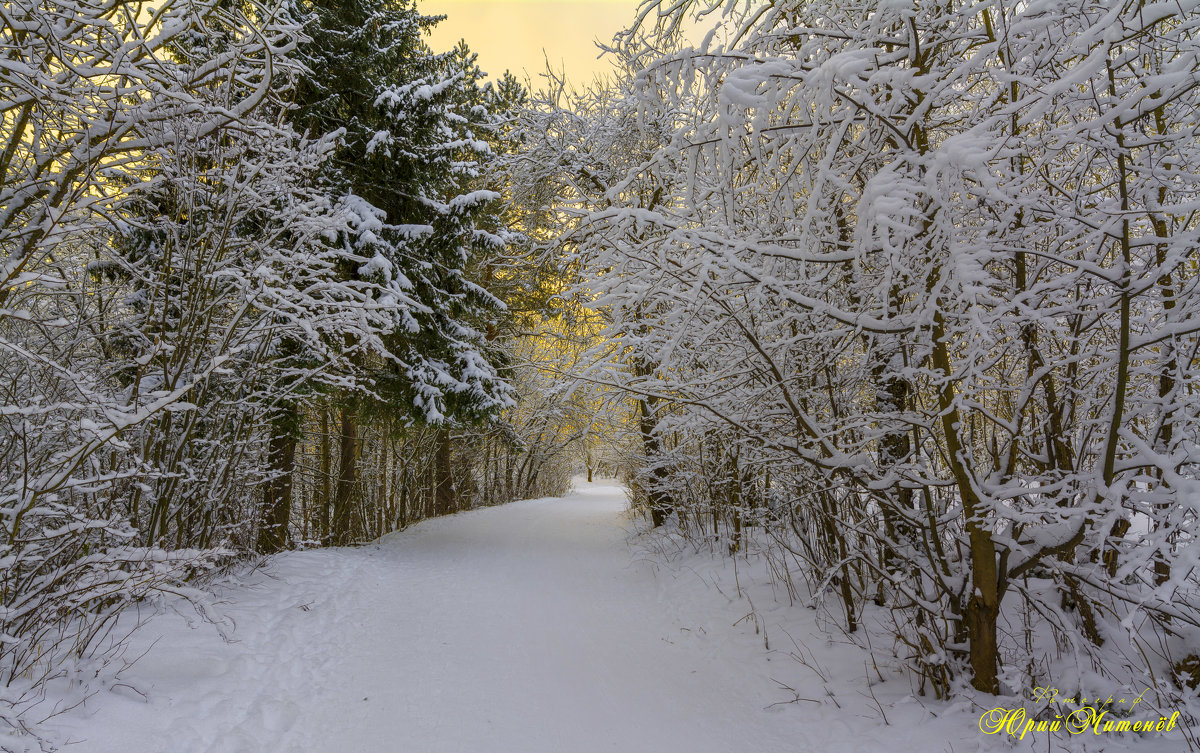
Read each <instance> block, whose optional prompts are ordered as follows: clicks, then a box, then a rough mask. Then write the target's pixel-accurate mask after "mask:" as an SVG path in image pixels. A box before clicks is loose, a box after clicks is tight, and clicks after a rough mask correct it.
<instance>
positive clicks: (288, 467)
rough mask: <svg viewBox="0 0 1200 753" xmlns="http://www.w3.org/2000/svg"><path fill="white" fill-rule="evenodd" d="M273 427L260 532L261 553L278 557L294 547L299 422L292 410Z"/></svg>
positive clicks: (284, 414) (288, 408)
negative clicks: (291, 536)
mask: <svg viewBox="0 0 1200 753" xmlns="http://www.w3.org/2000/svg"><path fill="white" fill-rule="evenodd" d="M280 413H281V415H280V416H278V417H277V418H276V420H275V421H274V422H273V424H272V432H273V433H272V436H271V441H270V445H269V446H268V450H267V464H268V466H269V467H270V470H271V473H272V478H271V480H270V481H268V482H267V483H266V486H265V487H264V488H263V520H262V527H261V528H259V531H258V551H259V552H261V553H263V554H274V553H275V552H279V551H282V550H284V549H286V548H288V546H290V540H289V536H288V523H289V522H290V520H291V517H292V480H293V473H294V471H295V468H296V431H295V428H296V422H297V421H298V420H299V416H298V415H297V413H296V410H295V409H294V408H292V407H290V406H289V407H287V408H285V409H283V410H282V411H281V412H280Z"/></svg>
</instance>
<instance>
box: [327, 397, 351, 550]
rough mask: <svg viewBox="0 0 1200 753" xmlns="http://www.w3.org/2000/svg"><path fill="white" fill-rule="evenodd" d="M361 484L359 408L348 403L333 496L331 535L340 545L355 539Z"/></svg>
mask: <svg viewBox="0 0 1200 753" xmlns="http://www.w3.org/2000/svg"><path fill="white" fill-rule="evenodd" d="M357 487H358V409H357V407H356V406H353V405H349V404H347V405H345V406H343V407H342V412H341V437H340V441H339V452H338V480H337V491H336V493H335V495H334V499H333V521H332V526H331V527H332V531H331V536H330V538H331V539H332V542H333V543H334V544H337V545H344V544H349V543H351V542H352V541H353V540H354V536H355V532H356V526H355V524H354V518H355V504H354V502H355V495H356V492H357Z"/></svg>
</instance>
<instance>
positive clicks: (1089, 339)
mask: <svg viewBox="0 0 1200 753" xmlns="http://www.w3.org/2000/svg"><path fill="white" fill-rule="evenodd" d="M718 9H723V10H722V13H721V14H720V15H719V16H718V14H716V13H715V11H717V10H718ZM690 13H699V14H701V15H702V16H705V14H711V15H707V16H705V17H706V18H707V19H709V20H710V21H711V22H712V23H713V24H716V25H718V26H719V29H718V32H717V33H715V34H713V35H711V36H709V37H707V38H705V39H704V40H703V42H702V44H701V45H700V47H698V48H697V47H693V46H691V43H689V42H687V41H686V40H683V39H682V38H681V35H680V31H679V30H680V29H681V28H683V27H684V26H686V25H687V24H688V23H689V22H688V15H687V14H690ZM1198 27H1200V14H1197V13H1196V12H1195V8H1194V7H1192V5H1191V4H1187V3H1185V4H1183V5H1176V4H1159V5H1153V6H1150V5H1145V4H1134V3H1125V4H1122V3H1116V4H1113V3H1102V2H1090V0H1082V1H1080V2H1069V3H1059V4H1049V5H1047V4H1044V3H1041V4H1021V3H1016V4H1006V3H999V4H996V3H982V4H972V3H964V2H949V3H932V4H916V5H914V4H911V3H910V4H901V5H896V4H886V3H872V2H849V3H847V2H808V1H805V2H799V1H797V2H771V3H748V4H745V6H743V5H740V4H733V3H707V2H673V3H657V2H647V3H644V4H643V5H642V10H641V19H640V22H639V25H638V26H636V27H635V28H634V29H631V30H630V31H629V32H628V33H627V34H626V35H625V36H624V38H623V39H622V40H618V42H619V44H618V45H617V48H618V52H619V54H621V55H622V56H623V59H624V61H625V64H626V70H627V73H626V74H624V75H623V76H620V77H618V79H616V80H614V81H610V82H608V84H607V85H603V86H598V87H595V88H593V89H592V90H591V91H589V92H584V93H579V94H571V93H570V92H569V91H568V90H566V89H565V88H562V87H560V88H559V90H557V91H552V92H550V93H549V94H548V95H546V96H544V97H540V98H538V99H537V101H535V102H533V104H532V106H531V107H530V108H528V109H527V110H526V112H525V115H524V116H523V119H522V123H523V129H524V130H523V133H524V137H525V138H526V139H528V142H529V144H530V147H529V149H528V151H527V152H526V153H525V154H524V155H523V156H522V157H520V158H519V160H518V163H519V166H518V168H516V169H518V170H519V171H523V173H522V174H523V176H524V177H523V178H521V179H517V180H514V183H516V184H523V185H537V184H548V185H551V186H553V188H551V189H546V188H542V189H540V190H543V191H547V192H548V193H550V194H552V195H557V196H559V197H561V199H560V200H559V201H557V202H555V204H554V212H555V213H556V218H557V219H556V221H557V222H558V223H559V226H560V227H561V228H563V229H562V231H561V232H560V233H557V234H556V235H555V236H554V237H553V238H552V239H551V240H550V241H549V243H550V244H551V245H555V246H556V247H557V248H559V249H562V251H563V252H564V253H566V254H568V255H569V258H570V259H572V260H573V264H574V265H575V267H574V268H575V269H577V270H578V271H579V278H578V279H579V281H580V282H579V291H580V294H581V295H587V296H589V300H590V301H591V302H592V305H593V306H594V307H595V308H596V310H597V311H599V312H600V313H601V314H602V315H603V316H604V317H605V321H606V326H605V328H604V329H603V331H602V341H601V342H600V344H599V345H598V346H597V348H596V349H595V350H594V355H595V357H596V358H597V360H598V365H596V366H595V367H593V368H592V369H591V370H590V371H588V372H587V373H586V375H585V376H586V377H587V378H589V379H591V380H593V381H595V382H601V383H607V384H610V385H612V386H614V387H617V388H619V389H621V390H624V391H625V392H626V393H627V394H628V395H629V396H630V399H631V400H633V401H634V402H635V403H636V406H637V413H636V417H635V419H634V422H633V423H632V424H631V425H630V428H631V429H632V430H633V435H634V436H635V437H637V438H638V441H639V443H640V446H639V450H640V453H639V454H640V459H639V460H638V464H637V469H636V473H635V477H634V479H633V484H634V491H635V500H636V502H637V504H638V505H640V506H641V508H642V509H644V510H645V511H647V512H648V513H649V515H650V516H651V517H652V518H653V519H654V522H655V523H658V524H663V523H668V522H670V523H671V524H672V525H675V526H677V527H678V529H679V530H681V531H682V532H684V533H685V534H686V535H688V536H691V537H694V538H695V539H696V540H698V541H707V542H710V543H711V545H713V546H714V547H716V546H718V545H719V546H720V547H721V548H722V549H723V550H725V551H729V552H737V551H739V549H740V548H741V547H742V546H743V545H744V544H745V542H746V541H747V535H746V534H747V531H748V530H749V529H751V528H753V530H754V531H755V532H756V533H755V537H754V539H755V541H756V542H760V543H761V542H766V543H767V544H768V545H769V552H770V556H772V557H773V560H774V561H775V562H777V563H782V564H779V567H778V569H777V572H779V573H781V577H783V578H784V579H785V580H787V581H788V582H789V583H792V584H793V585H795V586H796V587H797V591H799V592H800V593H802V594H806V597H807V598H809V599H810V600H811V601H810V603H811V604H813V605H814V606H818V605H824V606H825V607H826V608H827V609H828V610H829V611H830V614H831V615H832V616H833V617H835V618H836V622H837V623H838V624H840V625H841V627H842V629H843V630H844V631H845V632H846V633H847V634H848V635H850V636H852V637H854V638H856V639H860V640H862V642H863V643H864V645H868V644H871V643H872V641H871V638H870V636H875V642H874V643H873V646H874V649H875V651H876V653H877V654H880V655H885V654H888V653H892V654H893V655H894V659H892V660H891V661H892V662H893V664H894V665H896V666H900V667H903V668H905V669H906V670H907V671H909V672H911V673H912V676H913V677H914V678H915V679H916V687H918V688H919V689H920V690H921V692H925V691H931V692H933V693H936V694H937V695H938V696H943V697H944V696H946V695H948V694H951V693H952V692H955V690H956V689H958V688H960V687H962V685H963V684H964V683H965V682H968V681H969V683H970V684H972V685H973V686H974V688H976V689H977V690H978V691H982V692H986V693H997V692H1015V691H1020V690H1022V689H1029V688H1033V687H1037V686H1040V685H1054V686H1055V687H1060V688H1064V689H1068V690H1067V692H1068V694H1071V693H1073V692H1076V691H1081V692H1082V693H1083V695H1084V696H1088V697H1095V696H1096V695H1101V696H1107V695H1108V693H1109V691H1110V689H1111V688H1112V687H1113V686H1112V685H1109V684H1110V683H1118V684H1119V683H1126V684H1128V685H1129V686H1133V689H1134V690H1135V692H1137V691H1140V690H1141V689H1142V688H1144V687H1146V686H1147V685H1148V686H1150V687H1152V688H1153V693H1152V695H1153V696H1154V702H1155V703H1157V704H1159V705H1160V708H1162V707H1167V706H1170V705H1172V704H1175V703H1178V702H1180V699H1181V698H1183V697H1185V696H1186V695H1187V694H1189V693H1191V691H1189V690H1187V689H1188V688H1189V687H1190V688H1192V689H1194V688H1195V687H1196V683H1197V682H1198V681H1200V676H1197V674H1196V666H1197V658H1196V653H1197V651H1196V647H1197V646H1200V629H1198V628H1200V588H1198V587H1200V580H1198V579H1200V571H1198V570H1197V557H1198V555H1200V549H1198V548H1197V534H1198V533H1200V531H1198V530H1197V526H1198V516H1197V511H1196V508H1195V504H1194V502H1195V500H1194V495H1195V489H1196V481H1197V475H1198V474H1197V470H1198V467H1197V457H1196V447H1197V440H1198V439H1200V414H1198V412H1197V406H1200V399H1198V396H1197V394H1196V374H1197V371H1196V367H1197V355H1196V354H1197V349H1198V348H1200V337H1198V336H1197V334H1198V327H1197V325H1196V321H1197V316H1200V293H1198V289H1197V282H1198V281H1200V276H1198V275H1197V269H1198V266H1200V243H1198V240H1200V204H1198V203H1197V202H1198V200H1200V178H1198V177H1197V176H1200V130H1198V129H1200V122H1198V120H1197V116H1196V113H1197V112H1200V63H1198V62H1197V61H1200V39H1198V31H1200V28H1198ZM801 586H806V588H801ZM864 627H865V628H866V630H865V632H866V634H867V636H868V637H865V638H864V637H862V636H863V633H864V630H863V628H864ZM881 632H882V633H883V635H884V638H883V639H882V643H881V642H880V638H879V636H880V633H881ZM881 645H882V647H881ZM881 658H886V657H882V656H881ZM1104 686H1107V687H1104ZM1101 691H1103V692H1101ZM1149 697H1150V696H1147V698H1149Z"/></svg>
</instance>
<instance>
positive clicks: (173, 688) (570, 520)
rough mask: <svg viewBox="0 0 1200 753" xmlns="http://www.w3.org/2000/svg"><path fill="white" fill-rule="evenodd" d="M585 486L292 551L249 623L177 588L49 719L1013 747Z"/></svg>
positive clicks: (718, 561)
mask: <svg viewBox="0 0 1200 753" xmlns="http://www.w3.org/2000/svg"><path fill="white" fill-rule="evenodd" d="M576 488H577V491H576V492H574V493H573V494H571V495H569V496H567V497H565V498H561V499H544V500H534V501H527V502H518V503H514V504H511V505H507V506H504V507H497V508H489V509H482V510H476V511H472V512H467V513H461V514H459V515H455V516H452V517H449V518H442V519H435V520H430V521H426V522H424V523H421V524H420V525H418V526H415V527H413V528H410V529H408V530H407V531H403V532H400V533H396V534H392V535H390V536H387V537H385V538H384V539H382V540H380V541H379V542H377V543H375V544H373V545H369V546H365V547H361V548H356V549H327V550H313V551H304V552H291V553H286V554H283V555H279V556H276V557H274V558H272V559H271V560H269V561H268V563H267V565H266V566H265V567H263V568H261V569H259V570H257V571H254V572H252V573H249V574H243V575H242V576H240V577H239V578H237V579H235V580H231V581H230V582H228V583H227V584H225V585H224V586H223V587H222V588H221V590H220V592H219V599H220V601H221V602H222V605H221V609H222V611H223V613H224V614H225V616H226V624H225V628H224V632H225V633H226V634H227V635H228V637H229V640H228V641H226V640H223V639H222V637H221V635H220V633H219V632H218V631H217V630H216V629H214V627H213V626H212V625H210V624H206V623H199V624H197V623H198V621H197V620H195V618H194V615H193V616H192V619H191V620H189V619H188V614H189V612H188V611H186V610H185V609H180V610H179V611H165V612H164V613H162V614H159V615H158V616H155V617H154V618H152V619H151V620H150V621H149V624H148V625H146V626H145V627H144V628H142V629H141V630H140V631H139V632H138V633H136V634H135V638H134V643H135V645H134V646H132V647H131V651H130V652H129V655H130V656H138V655H141V658H140V659H139V660H138V661H137V662H136V663H135V664H134V665H133V666H132V667H131V668H130V669H128V670H127V671H125V672H124V673H123V674H122V677H121V680H120V683H117V684H115V685H113V688H112V690H109V691H105V692H101V693H98V694H96V695H94V696H92V697H91V698H90V699H88V700H87V701H86V703H84V704H82V705H80V706H78V707H76V708H74V709H72V710H70V711H68V712H66V713H64V714H61V715H59V716H57V717H54V718H53V719H51V720H50V722H48V724H47V731H48V732H49V733H51V734H52V735H53V737H55V738H57V739H58V740H60V741H61V740H68V741H70V742H71V743H73V744H68V745H66V746H65V747H63V748H62V750H64V751H86V752H87V753H242V752H245V753H256V752H258V751H270V752H271V753H301V752H304V753H325V752H327V751H348V752H353V753H367V752H370V751H381V752H383V751H386V752H388V753H391V752H393V751H401V752H408V751H412V752H413V753H440V752H442V751H445V752H447V753H449V752H451V751H454V752H455V753H472V752H476V751H478V752H481V753H482V752H486V753H508V752H510V751H511V752H512V753H518V752H519V753H591V752H592V751H597V752H599V751H620V752H621V753H637V752H639V751H659V752H664V751H686V752H687V753H706V752H707V751H713V752H714V753H715V752H716V751H721V752H722V753H728V752H729V751H762V752H766V753H769V752H771V751H810V750H811V751H847V752H849V751H888V753H902V752H903V751H913V752H914V753H915V752H916V751H928V750H951V749H953V750H955V751H960V752H962V751H974V750H989V749H1000V748H1008V747H1009V746H1007V745H1004V744H1003V743H1002V741H1001V740H999V739H996V738H986V737H984V736H983V735H981V734H980V732H979V731H978V728H977V727H976V726H975V725H976V724H977V720H978V715H979V713H980V712H979V711H978V710H972V709H967V708H964V707H963V706H964V704H963V702H962V701H960V702H959V704H958V706H957V707H955V708H950V707H948V706H946V705H944V704H942V705H939V704H936V703H933V702H930V701H927V700H921V701H917V700H916V699H914V698H913V697H912V696H911V688H910V686H909V684H908V683H907V682H906V681H905V680H904V679H902V678H898V677H896V676H892V677H891V678H890V679H889V681H888V682H887V683H883V684H878V683H876V685H875V687H869V686H868V683H867V680H866V679H865V678H867V677H871V676H872V675H873V673H874V672H875V670H874V669H868V667H869V663H868V662H867V661H866V658H865V654H864V653H863V652H862V651H861V649H859V648H857V647H854V646H851V645H849V644H848V643H845V642H841V641H839V640H836V639H835V638H836V634H834V633H827V632H823V631H822V630H821V629H820V625H819V624H818V621H817V618H816V615H817V614H818V613H817V612H816V611H813V610H809V609H805V608H804V607H802V606H800V605H799V604H798V603H797V604H796V605H792V606H789V605H788V600H787V598H786V596H781V598H779V599H772V598H771V593H770V590H769V587H768V586H767V585H766V583H765V579H764V578H763V577H762V574H763V572H765V571H764V569H763V568H761V567H756V566H754V565H753V564H752V562H748V561H746V560H741V564H740V565H739V564H738V561H737V560H731V559H729V558H727V557H723V556H720V555H710V554H709V553H708V552H706V551H705V552H696V551H691V550H686V551H685V550H679V549H672V542H673V541H674V540H673V539H671V538H669V537H663V536H661V535H658V534H654V535H647V534H645V533H644V532H641V531H639V530H638V529H639V528H640V524H635V523H633V522H631V520H630V518H629V517H628V514H627V513H626V512H625V507H626V502H625V492H624V489H623V488H621V487H619V486H616V485H613V484H612V483H611V482H610V483H596V484H584V483H577V484H576ZM735 567H740V568H742V570H741V571H740V572H739V573H737V578H736V580H737V583H735V577H734V575H735V573H734V568H735ZM739 584H740V588H741V589H742V593H743V595H742V596H738V589H739ZM776 595H777V596H779V594H776ZM751 603H753V607H752V606H751ZM752 608H753V609H756V610H758V611H757V613H755V614H754V615H751V614H750V613H751V611H752ZM735 623H736V624H735ZM798 657H800V658H803V661H800V660H798ZM884 672H885V673H886V669H885V670H884ZM783 685H787V686H790V687H793V688H796V692H795V693H794V694H793V693H792V692H788V691H785V690H783V689H782V686H783ZM797 696H802V697H804V698H805V699H806V700H801V701H796V697H797ZM877 706H878V710H877ZM884 713H886V716H887V718H888V720H889V723H890V724H891V725H892V726H886V725H885V724H884V723H883V721H882V718H881V715H882V714H884ZM935 715H936V716H935ZM918 726H920V729H918ZM1038 738H1039V741H1040V742H1039V745H1040V748H1039V749H1044V748H1045V740H1044V739H1042V736H1038ZM933 742H936V743H938V744H932V743H933ZM942 742H945V745H942V744H941V743H942ZM1098 742H1099V741H1096V742H1091V741H1090V742H1089V745H1093V746H1094V745H1096V744H1098ZM1163 742H1164V744H1167V745H1179V743H1178V742H1170V743H1168V742H1166V741H1163ZM1029 743H1030V741H1029V740H1028V739H1027V740H1026V743H1025V745H1028V744H1029ZM0 745H2V743H0ZM1056 747H1057V746H1056ZM1012 749H1023V748H1022V746H1013V748H1012ZM1093 749H1095V748H1094V747H1092V748H1089V750H1093ZM1160 749H1161V750H1168V749H1171V748H1169V747H1168V748H1157V747H1156V746H1155V744H1154V743H1151V744H1144V745H1139V746H1138V750H1142V751H1153V750H1160Z"/></svg>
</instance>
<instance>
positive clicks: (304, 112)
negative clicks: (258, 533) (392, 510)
mask: <svg viewBox="0 0 1200 753" xmlns="http://www.w3.org/2000/svg"><path fill="white" fill-rule="evenodd" d="M295 12H296V13H297V14H298V15H299V16H300V17H301V18H303V19H304V20H305V22H306V27H305V28H306V33H307V34H308V36H309V37H310V38H311V41H310V42H309V43H307V44H305V45H303V46H302V47H301V49H300V51H299V56H300V58H301V60H302V61H303V62H304V64H305V65H306V66H307V67H308V69H309V71H310V72H309V73H308V74H307V75H306V76H304V77H303V78H302V80H300V81H299V82H298V83H297V87H296V98H295V108H294V110H293V111H292V113H291V119H292V122H293V124H294V126H295V127H296V128H297V129H299V130H302V131H307V132H308V133H309V134H310V135H314V136H315V135H317V134H327V133H336V134H338V135H339V138H340V146H339V148H338V151H337V154H336V155H335V157H334V159H333V160H332V161H331V163H330V164H331V168H330V169H329V170H327V171H326V173H325V174H324V175H323V176H322V180H323V182H324V186H325V188H326V190H328V191H329V193H330V195H331V196H332V197H333V198H334V200H335V201H337V202H338V203H340V205H341V206H342V207H343V209H344V210H346V211H348V212H349V213H350V214H351V215H352V217H353V218H354V222H353V223H352V224H353V226H354V229H353V231H352V232H350V233H347V234H345V235H344V237H339V238H338V239H336V241H334V242H336V243H340V244H343V245H344V246H345V247H346V250H347V251H348V252H350V254H349V255H348V256H347V259H348V261H347V262H346V263H345V265H344V268H343V270H342V274H343V275H344V277H345V279H347V280H348V281H352V282H353V281H357V282H361V283H363V284H364V285H370V286H372V287H373V288H374V289H376V290H378V291H379V293H378V294H377V295H376V299H375V301H374V303H375V304H376V305H377V306H379V307H382V308H385V309H386V310H388V311H389V312H390V313H391V315H392V319H393V326H392V328H391V331H390V332H389V333H388V334H387V335H386V336H385V337H383V338H381V341H380V342H378V343H361V342H345V343H342V344H341V345H342V347H344V348H346V349H347V350H349V351H352V352H354V353H355V363H356V364H357V367H358V369H359V374H358V385H359V387H360V389H358V390H355V391H353V392H352V391H349V390H346V391H344V392H343V394H341V395H340V396H339V400H340V406H339V413H340V424H341V426H340V431H339V434H340V442H339V444H340V449H339V456H340V460H341V462H340V470H339V474H338V478H337V482H336V485H335V486H336V489H335V492H334V495H333V497H334V498H333V505H332V506H333V509H332V518H331V525H330V528H331V531H330V537H329V538H330V540H331V541H332V542H334V543H346V542H348V541H350V540H352V539H353V538H355V536H356V535H357V531H358V529H359V524H358V522H357V521H356V519H355V510H356V500H357V496H358V486H359V478H358V474H357V468H356V464H357V457H358V454H359V443H360V437H361V431H360V427H359V424H360V422H361V421H363V420H364V417H365V416H369V415H371V414H372V413H376V412H378V413H383V414H391V415H394V416H398V417H400V418H402V420H404V421H415V422H427V423H430V424H434V425H439V426H447V427H448V426H450V425H452V424H453V423H454V422H455V421H460V420H471V419H475V418H479V417H481V416H483V415H485V414H487V413H489V412H491V411H494V410H496V409H498V408H500V407H502V406H504V405H505V404H507V403H509V402H510V398H509V389H508V387H507V385H506V383H505V382H504V380H503V379H502V378H501V377H500V375H499V373H498V371H497V368H496V366H495V365H494V363H493V361H494V358H492V357H489V356H488V354H487V352H488V350H489V348H488V347H487V342H486V337H485V336H484V334H483V333H484V332H485V331H486V329H487V326H488V322H489V321H490V320H491V318H493V317H494V316H496V315H497V313H498V312H499V311H500V310H501V309H502V308H503V305H502V304H501V303H500V302H499V301H498V300H496V299H495V298H494V297H493V296H491V295H490V294H489V293H488V292H487V291H486V289H485V288H484V287H483V286H482V285H480V284H478V281H477V280H474V279H472V271H471V270H472V269H473V263H472V262H473V259H474V257H475V256H476V255H477V253H478V252H479V251H481V250H483V249H485V248H487V247H498V246H502V245H503V240H502V237H501V235H500V234H497V233H495V232H491V231H489V230H486V229H485V228H487V227H495V225H496V223H495V222H488V221H486V220H484V216H485V215H486V214H487V213H489V212H493V211H495V210H494V207H493V205H494V203H495V200H496V199H497V198H498V194H496V193H494V192H491V191H486V190H472V189H474V188H475V184H476V183H477V181H478V179H479V177H480V176H481V175H482V168H483V165H484V163H485V162H486V161H487V160H488V159H489V157H490V154H491V148H490V147H489V145H488V143H487V141H486V139H485V137H484V133H483V131H484V130H486V129H487V128H488V127H489V126H490V122H491V116H490V115H489V113H488V108H487V106H486V102H487V92H486V89H485V87H483V86H481V85H480V79H481V76H482V74H481V73H480V71H479V70H478V68H477V67H476V66H475V64H474V56H473V55H472V54H470V52H469V50H467V49H466V48H465V46H461V45H460V47H459V48H457V49H455V50H453V51H451V52H449V53H444V54H440V55H439V54H434V53H433V52H432V50H430V48H429V46H428V45H427V44H426V42H425V40H424V38H423V34H424V32H425V31H426V30H428V29H429V28H430V27H431V26H432V25H433V24H435V23H436V22H437V21H438V20H440V19H439V18H438V17H432V16H424V15H421V14H420V13H418V12H417V10H416V8H415V6H414V5H413V4H412V3H411V2H409V1H408V0H389V1H388V2H383V3H376V2H364V1H362V0H349V1H348V2H342V1H338V2H335V1H332V0H315V1H312V2H304V1H302V2H299V3H297V5H296V7H295ZM288 425H290V426H294V425H296V424H295V422H291V423H290V424H289V423H288V422H286V421H281V428H285V427H286V426H288ZM280 457H281V458H282V457H284V454H283V453H281V454H280ZM278 470H279V471H280V472H284V473H286V472H287V469H283V468H279V469H278ZM439 496H440V495H439ZM442 499H444V500H445V499H449V498H448V497H442ZM274 502H275V507H278V506H280V505H283V504H286V501H285V500H283V499H276V500H274ZM445 504H446V505H449V504H450V502H446V503H445ZM270 507H271V505H268V508H269V509H268V513H267V514H268V516H272V519H274V520H286V515H283V514H280V513H278V512H276V513H274V514H273V513H272V511H271V510H270ZM439 511H440V512H446V511H448V510H439Z"/></svg>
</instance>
